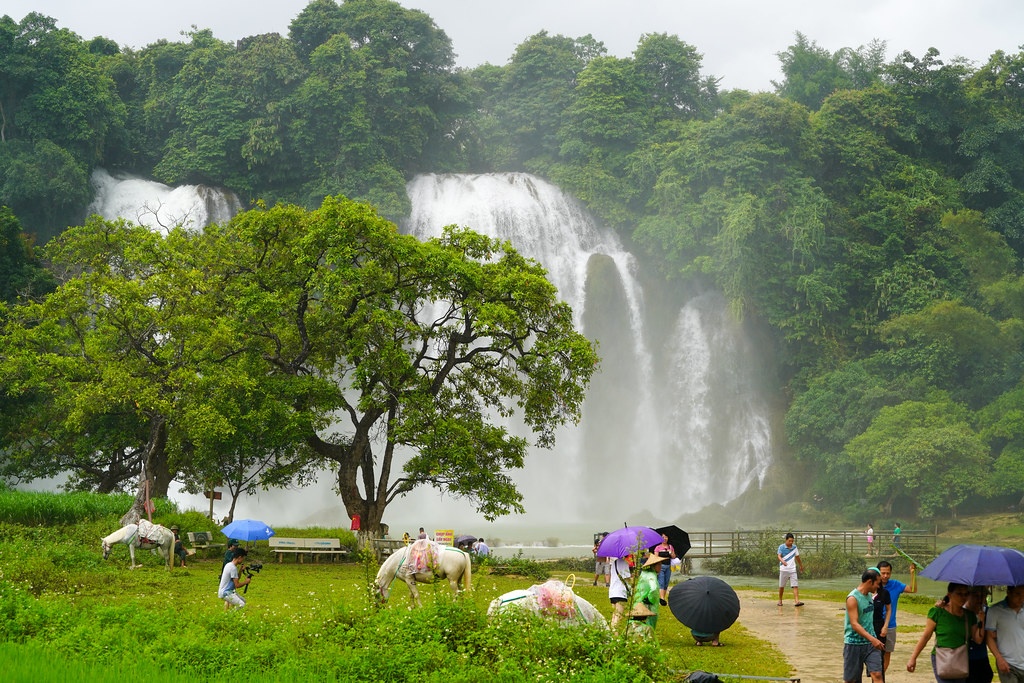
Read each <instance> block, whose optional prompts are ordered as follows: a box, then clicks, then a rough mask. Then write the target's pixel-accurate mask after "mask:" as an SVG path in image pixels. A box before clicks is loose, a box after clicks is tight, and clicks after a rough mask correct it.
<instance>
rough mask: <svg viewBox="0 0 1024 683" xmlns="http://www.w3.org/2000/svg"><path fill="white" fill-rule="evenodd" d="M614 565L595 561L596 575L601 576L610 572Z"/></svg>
mask: <svg viewBox="0 0 1024 683" xmlns="http://www.w3.org/2000/svg"><path fill="white" fill-rule="evenodd" d="M611 571H612V566H611V564H610V563H608V562H601V561H597V562H594V576H600V575H601V574H610V573H611Z"/></svg>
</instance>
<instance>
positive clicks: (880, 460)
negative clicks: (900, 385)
mask: <svg viewBox="0 0 1024 683" xmlns="http://www.w3.org/2000/svg"><path fill="white" fill-rule="evenodd" d="M968 418H969V415H968V413H967V411H966V410H965V409H964V408H963V407H962V406H959V405H957V404H956V403H953V402H952V401H951V400H950V399H949V398H948V396H945V395H944V394H941V393H939V394H937V395H935V396H933V397H931V398H930V399H929V400H928V401H905V402H903V403H901V404H899V405H896V406H891V407H884V408H882V409H881V411H879V413H878V416H877V417H876V418H875V419H874V420H872V422H871V425H870V426H869V427H868V428H867V430H865V431H864V433H863V434H861V435H859V436H857V437H856V438H854V439H853V440H851V441H850V443H849V444H848V445H847V447H846V453H847V456H848V457H849V458H850V459H851V460H852V461H853V462H854V463H856V467H857V473H858V475H859V476H860V477H862V478H863V479H862V480H863V481H865V482H867V489H866V490H867V494H868V495H869V496H871V497H872V498H873V499H874V500H876V501H878V502H879V503H880V504H881V505H882V506H883V507H884V508H885V510H886V512H887V513H890V514H891V511H892V508H893V505H894V504H895V503H896V502H897V501H898V500H899V499H901V498H906V499H907V500H909V501H911V502H912V503H913V504H914V506H915V507H916V510H917V514H918V515H919V516H921V517H925V518H931V517H934V516H935V515H936V514H937V513H939V512H942V511H947V510H948V511H951V512H953V513H954V514H955V513H956V507H957V506H958V505H959V504H960V503H962V502H963V501H964V500H966V499H967V496H969V495H971V494H972V493H983V492H984V483H985V480H986V477H985V474H986V472H987V471H988V468H989V467H990V466H991V461H990V458H989V456H988V449H987V448H986V447H985V444H984V442H983V441H982V440H981V438H980V437H979V436H978V434H976V433H975V432H974V431H973V430H972V429H971V427H970V424H969V422H968Z"/></svg>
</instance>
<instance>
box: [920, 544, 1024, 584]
mask: <svg viewBox="0 0 1024 683" xmlns="http://www.w3.org/2000/svg"><path fill="white" fill-rule="evenodd" d="M921 576H923V577H925V578H928V579H933V580H935V581H948V582H952V583H962V584H964V585H965V586H1024V553H1022V552H1021V551H1019V550H1014V549H1013V548H1002V547H1000V546H994V545H955V546H953V547H952V548H949V549H947V550H943V551H942V552H941V553H940V554H939V556H938V557H936V558H935V559H934V560H932V562H931V564H929V565H928V566H927V567H925V568H924V571H922V572H921Z"/></svg>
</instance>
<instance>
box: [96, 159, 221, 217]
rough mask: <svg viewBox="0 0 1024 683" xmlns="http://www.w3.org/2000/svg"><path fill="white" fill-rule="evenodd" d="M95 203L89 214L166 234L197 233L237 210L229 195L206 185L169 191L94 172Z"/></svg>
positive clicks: (133, 179) (148, 182)
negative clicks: (179, 228)
mask: <svg viewBox="0 0 1024 683" xmlns="http://www.w3.org/2000/svg"><path fill="white" fill-rule="evenodd" d="M90 180H91V182H92V186H93V190H94V191H95V195H96V196H95V199H93V201H92V204H90V205H89V208H88V212H89V213H90V214H93V213H95V214H99V215H100V216H103V217H104V218H106V219H110V220H113V219H115V218H124V219H125V220H128V221H131V222H132V223H137V224H139V225H145V226H146V227H148V228H150V229H151V230H159V231H161V232H167V231H168V230H170V229H171V228H173V227H175V226H177V225H180V226H182V227H184V228H187V229H189V230H201V229H202V228H204V227H205V226H207V225H210V224H211V223H220V222H223V221H226V220H229V219H230V218H231V217H232V216H234V215H235V214H236V213H238V211H239V210H240V209H241V203H240V202H239V201H238V197H236V196H235V195H234V194H233V193H231V192H225V191H224V190H218V189H215V188H212V187H208V186H206V185H181V186H179V187H170V186H168V185H163V184H161V183H158V182H154V181H152V180H145V179H143V178H136V177H132V176H120V175H119V176H113V175H111V174H110V173H108V172H107V171H105V170H103V169H96V170H95V171H93V173H92V177H91V178H90Z"/></svg>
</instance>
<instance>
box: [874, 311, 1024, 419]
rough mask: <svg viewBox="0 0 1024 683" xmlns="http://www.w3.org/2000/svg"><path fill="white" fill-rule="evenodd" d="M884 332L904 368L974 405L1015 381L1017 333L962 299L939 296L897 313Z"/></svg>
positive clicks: (883, 328) (981, 402)
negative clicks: (913, 310) (914, 310)
mask: <svg viewBox="0 0 1024 683" xmlns="http://www.w3.org/2000/svg"><path fill="white" fill-rule="evenodd" d="M879 332H880V334H881V336H882V338H883V339H884V340H886V341H887V342H888V343H890V344H891V345H893V346H894V347H896V350H895V351H894V355H895V356H896V357H898V358H899V359H900V364H901V365H902V369H903V371H904V372H908V373H911V374H917V375H920V376H921V377H923V378H924V379H925V380H926V381H927V382H928V384H929V385H931V386H934V387H938V388H940V389H944V390H946V391H948V392H949V393H950V394H951V395H952V396H953V397H954V398H956V399H957V400H958V401H961V402H963V403H967V404H969V405H971V406H973V407H975V408H978V407H980V406H981V405H983V404H984V403H985V402H987V400H988V398H989V397H991V396H994V395H996V396H997V395H999V394H1001V393H1002V392H1003V391H1005V390H1007V389H1008V388H1009V386H1008V383H1009V384H1010V385H1011V386H1012V384H1013V383H1016V378H1015V376H1014V373H1009V372H1008V368H1009V367H1011V366H1010V363H1011V361H1012V360H1013V354H1014V353H1015V350H1016V348H1018V347H1017V345H1016V343H1015V342H1016V339H1015V338H1014V337H1013V336H1011V335H1007V334H1004V332H1003V329H1002V328H1001V327H1000V325H999V324H998V323H997V322H996V321H995V320H993V319H992V318H991V317H989V316H987V315H985V314H983V313H981V312H979V311H977V310H976V309H974V308H971V307H969V306H965V305H963V304H961V303H959V302H956V301H940V302H937V303H935V304H933V305H931V306H929V307H928V308H926V309H924V310H922V311H920V312H917V313H910V314H906V315H901V316H898V317H896V318H893V319H892V320H889V321H887V322H885V323H883V324H882V325H881V326H880V328H879Z"/></svg>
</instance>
